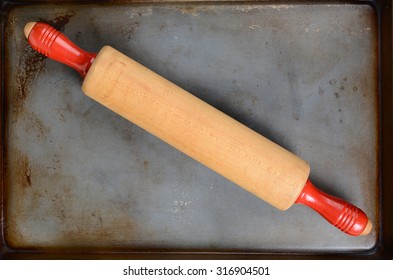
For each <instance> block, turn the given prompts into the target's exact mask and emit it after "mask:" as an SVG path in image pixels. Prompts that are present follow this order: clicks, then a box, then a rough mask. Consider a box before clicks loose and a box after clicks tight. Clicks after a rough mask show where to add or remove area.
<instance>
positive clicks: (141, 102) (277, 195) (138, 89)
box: [24, 22, 372, 236]
mask: <svg viewBox="0 0 393 280" xmlns="http://www.w3.org/2000/svg"><path fill="white" fill-rule="evenodd" d="M24 34H25V36H26V38H27V39H28V42H29V44H30V46H31V47H32V48H33V49H35V50H36V51H38V52H40V53H42V54H43V55H45V56H47V57H49V58H51V59H54V60H56V61H59V62H62V63H64V64H66V65H68V66H70V67H72V68H74V69H75V70H77V71H78V72H79V73H80V74H81V76H82V77H83V78H84V81H83V84H82V91H83V92H84V93H85V94H86V95H87V96H89V97H90V98H92V99H94V100H95V101H97V102H99V103H101V104H102V105H104V106H106V107H107V108H109V109H111V110H112V111H114V112H116V113H117V114H119V115H121V116H123V117H124V118H126V119H127V120H129V121H131V122H133V123H134V124H136V125H138V126H140V127H141V128H143V129H145V130H146V131H148V132H150V133H151V134H153V135H155V136H157V137H158V138H160V139H161V140H163V141H164V142H166V143H168V144H169V145H171V146H173V147H175V148H176V149H178V150H180V151H181V152H183V153H185V154H186V155H188V156H190V157H191V158H193V159H195V160H197V161H199V162H200V163H202V164H204V165H205V166H207V167H209V168H210V169H212V170H214V171H215V172H217V173H219V174H221V175H222V176H224V177H225V178H227V179H228V180H230V181H232V182H234V183H235V184H237V185H238V186H240V187H242V188H244V189H245V190H247V191H249V192H251V193H252V194H254V195H256V196H257V197H259V198H261V199H263V200H265V201H266V202H268V203H270V204H271V205H273V206H274V207H276V208H278V209H281V210H286V209H288V208H289V207H290V206H291V205H293V204H294V203H300V204H305V205H307V206H309V207H311V208H312V209H314V210H315V211H317V212H318V213H319V214H321V215H322V216H323V217H324V218H325V219H326V220H327V221H329V222H330V223H331V224H333V225H334V226H336V227H337V228H338V229H340V230H342V231H343V232H345V233H347V234H350V235H354V236H357V235H367V234H368V233H369V232H370V231H371V228H372V223H371V222H370V220H369V219H368V218H367V216H366V214H365V213H364V212H363V211H362V210H360V209H359V208H357V207H356V206H353V205H352V204H350V203H348V202H345V201H344V200H341V199H339V198H336V197H333V196H330V195H328V194H326V193H323V192H322V191H320V190H318V189H317V188H316V187H315V186H314V185H313V184H312V182H311V181H310V180H309V179H308V178H309V174H310V166H309V164H308V163H307V162H305V161H304V160H302V159H300V158H299V157H297V156H296V155H294V154H292V153H291V152H289V151H287V150H286V149H284V148H282V147H280V146H279V145H277V144H275V143H273V142H272V141H270V140H268V139H267V138H265V137H264V136H262V135H260V134H258V133H256V132H255V131H253V130H251V129H249V128H248V127H246V126H244V125H243V124H241V123H239V122H238V121H236V120H234V119H233V118H231V117H229V116H227V115H226V114H224V113H222V112H221V111H219V110H217V109H215V108H214V107H212V106H210V105H209V104H207V103H205V102H204V101H202V100H200V99H198V98H197V97H195V96H193V95H192V94H190V93H188V92H187V91H185V90H183V89H181V88H180V87H178V86H176V85H175V84H173V83H171V82H170V81H168V80H166V79H165V78H163V77H161V76H159V75H158V74H156V73H154V72H153V71H151V70H149V69H148V68H146V67H144V66H143V65H141V64H139V63H138V62H136V61H134V60H132V59H131V58H129V57H127V56H126V55H124V54H122V53H120V52H119V51H117V50H115V49H114V48H112V47H110V46H105V47H103V48H102V49H101V50H100V52H99V53H98V54H94V53H89V52H86V51H84V50H82V49H80V48H79V47H77V46H76V45H74V44H73V43H72V42H71V41H70V40H69V39H68V38H67V37H65V36H64V35H63V34H62V33H60V32H59V31H57V30H56V29H54V28H53V27H51V26H50V25H48V24H45V23H37V22H29V23H27V24H26V26H25V28H24Z"/></svg>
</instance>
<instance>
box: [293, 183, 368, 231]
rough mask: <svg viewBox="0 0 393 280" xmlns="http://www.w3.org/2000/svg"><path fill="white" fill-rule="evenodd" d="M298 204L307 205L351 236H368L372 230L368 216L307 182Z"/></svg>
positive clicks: (297, 201)
mask: <svg viewBox="0 0 393 280" xmlns="http://www.w3.org/2000/svg"><path fill="white" fill-rule="evenodd" d="M296 203H301V204H305V205H307V206H309V207H311V208H312V209H314V210H315V211H317V212H318V213H319V214H321V216H322V217H324V218H325V219H326V220H327V221H328V222H329V223H331V224H332V225H334V226H335V227H337V228H338V229H340V230H342V231H343V232H345V233H347V234H350V235H355V236H357V235H367V234H368V233H369V232H370V231H371V228H372V224H371V222H370V221H369V220H368V218H367V216H366V214H365V213H364V212H363V211H362V210H360V209H359V208H357V207H356V206H353V205H352V204H350V203H348V202H346V201H344V200H342V199H339V198H337V197H334V196H331V195H328V194H326V193H324V192H322V191H320V190H318V189H317V188H316V187H315V186H314V185H313V183H311V181H310V180H308V181H307V183H306V185H305V186H304V189H303V191H302V193H301V194H300V195H299V197H298V199H297V200H296Z"/></svg>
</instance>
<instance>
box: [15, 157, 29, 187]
mask: <svg viewBox="0 0 393 280" xmlns="http://www.w3.org/2000/svg"><path fill="white" fill-rule="evenodd" d="M16 164H17V167H16V178H15V179H16V182H17V184H18V185H19V186H21V187H22V188H23V189H26V188H30V187H31V186H32V181H31V168H30V164H29V159H28V157H27V156H26V155H22V154H20V155H18V159H17V160H16Z"/></svg>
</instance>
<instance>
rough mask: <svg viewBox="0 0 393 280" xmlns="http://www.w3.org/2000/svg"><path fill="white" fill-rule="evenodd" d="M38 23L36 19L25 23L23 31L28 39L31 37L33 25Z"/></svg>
mask: <svg viewBox="0 0 393 280" xmlns="http://www.w3.org/2000/svg"><path fill="white" fill-rule="evenodd" d="M36 23H37V22H35V21H31V22H28V23H27V24H26V25H25V28H24V29H23V32H24V33H25V37H26V39H29V35H30V32H31V30H32V29H33V27H34V25H35V24H36Z"/></svg>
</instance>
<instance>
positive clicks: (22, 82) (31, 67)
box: [13, 10, 75, 117]
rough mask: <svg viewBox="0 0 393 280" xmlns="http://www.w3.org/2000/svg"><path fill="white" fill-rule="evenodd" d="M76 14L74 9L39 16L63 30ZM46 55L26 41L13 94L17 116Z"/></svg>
mask: <svg viewBox="0 0 393 280" xmlns="http://www.w3.org/2000/svg"><path fill="white" fill-rule="evenodd" d="M74 15H75V12H74V11H73V10H68V11H66V12H64V13H61V14H58V15H56V17H55V18H53V19H50V20H46V19H43V18H39V21H41V22H45V23H48V24H50V25H52V26H53V27H54V28H56V29H57V30H60V31H63V29H64V26H65V25H66V24H67V23H68V22H69V21H70V18H71V17H73V16H74ZM45 59H46V57H45V56H43V55H42V54H40V53H38V52H36V51H35V50H33V49H32V48H31V47H30V46H29V45H28V43H27V42H26V43H25V47H24V48H23V51H22V55H21V56H20V58H19V62H18V66H17V69H16V72H17V74H16V88H15V93H14V95H13V97H14V98H13V104H14V113H15V114H16V117H17V116H18V115H19V113H20V112H22V111H23V107H24V102H25V100H26V98H27V97H28V95H29V90H30V87H31V85H32V82H33V81H34V79H35V77H36V76H38V75H39V74H40V73H41V72H42V71H43V69H44V66H45Z"/></svg>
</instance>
